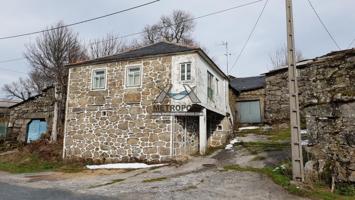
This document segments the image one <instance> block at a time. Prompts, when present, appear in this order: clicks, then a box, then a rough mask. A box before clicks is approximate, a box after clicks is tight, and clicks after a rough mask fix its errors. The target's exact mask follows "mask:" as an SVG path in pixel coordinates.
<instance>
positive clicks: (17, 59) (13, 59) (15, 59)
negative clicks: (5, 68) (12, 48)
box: [0, 57, 25, 64]
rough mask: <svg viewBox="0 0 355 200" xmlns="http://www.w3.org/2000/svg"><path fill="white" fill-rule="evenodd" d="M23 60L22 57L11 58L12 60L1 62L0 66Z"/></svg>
mask: <svg viewBox="0 0 355 200" xmlns="http://www.w3.org/2000/svg"><path fill="white" fill-rule="evenodd" d="M24 59H25V58H24V57H20V58H12V59H7V60H2V61H0V64H2V63H9V62H15V61H20V60H24Z"/></svg>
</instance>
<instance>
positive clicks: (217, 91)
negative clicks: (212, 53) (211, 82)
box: [216, 78, 219, 95]
mask: <svg viewBox="0 0 355 200" xmlns="http://www.w3.org/2000/svg"><path fill="white" fill-rule="evenodd" d="M218 83H219V80H218V79H217V78H216V95H218V94H219V89H218V87H219V84H218Z"/></svg>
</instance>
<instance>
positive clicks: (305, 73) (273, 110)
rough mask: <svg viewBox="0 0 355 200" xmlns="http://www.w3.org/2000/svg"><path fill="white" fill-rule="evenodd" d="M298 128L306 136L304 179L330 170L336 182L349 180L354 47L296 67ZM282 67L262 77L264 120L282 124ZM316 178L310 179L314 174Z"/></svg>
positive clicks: (353, 160) (285, 114) (354, 130)
mask: <svg viewBox="0 0 355 200" xmlns="http://www.w3.org/2000/svg"><path fill="white" fill-rule="evenodd" d="M297 68H298V74H299V77H298V84H299V94H300V96H299V99H300V109H301V126H302V128H307V130H308V133H309V134H310V145H309V146H308V147H307V148H306V150H307V151H308V152H309V153H310V155H311V158H312V160H310V161H309V162H308V163H307V164H306V169H307V170H306V178H307V177H308V178H310V177H314V176H319V175H320V174H321V173H323V172H324V171H325V170H326V169H325V167H328V168H329V167H330V168H331V169H332V173H333V175H335V176H336V180H337V181H355V172H354V168H355V145H354V144H355V123H354V122H355V49H350V50H344V51H338V52H333V53H330V54H327V55H325V56H322V57H319V58H315V59H313V60H308V61H305V62H301V63H300V64H299V65H298V67H297ZM287 84H288V80H287V69H285V68H284V69H278V70H274V71H271V72H269V73H267V74H266V88H265V121H266V122H267V123H268V124H271V125H276V124H282V123H283V124H286V125H287V124H288V122H289V96H288V86H287ZM315 174H316V175H315Z"/></svg>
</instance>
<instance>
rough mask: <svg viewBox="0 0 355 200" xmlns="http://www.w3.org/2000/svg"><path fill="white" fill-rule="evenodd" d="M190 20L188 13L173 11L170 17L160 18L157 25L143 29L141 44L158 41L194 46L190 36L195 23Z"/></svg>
mask: <svg viewBox="0 0 355 200" xmlns="http://www.w3.org/2000/svg"><path fill="white" fill-rule="evenodd" d="M192 19H193V17H192V15H191V14H190V13H188V12H185V11H182V10H175V11H173V13H172V14H171V15H170V16H162V17H161V18H160V20H159V22H158V23H156V24H154V25H148V26H146V27H145V28H144V32H145V34H144V38H143V42H144V43H145V44H153V43H156V42H159V41H168V42H174V43H182V44H187V45H194V44H195V42H194V40H193V39H192V36H191V34H192V32H193V30H194V28H195V23H194V21H193V20H192Z"/></svg>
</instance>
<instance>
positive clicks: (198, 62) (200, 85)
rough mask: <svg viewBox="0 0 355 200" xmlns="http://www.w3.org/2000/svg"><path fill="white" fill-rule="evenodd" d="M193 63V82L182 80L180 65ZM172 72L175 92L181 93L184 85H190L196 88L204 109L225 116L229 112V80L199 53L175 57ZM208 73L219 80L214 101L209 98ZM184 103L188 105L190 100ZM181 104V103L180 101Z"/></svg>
mask: <svg viewBox="0 0 355 200" xmlns="http://www.w3.org/2000/svg"><path fill="white" fill-rule="evenodd" d="M184 62H191V81H181V80H180V63H184ZM172 71H173V73H172V74H171V78H172V84H173V86H174V88H173V91H181V90H182V89H183V86H182V84H189V85H190V86H191V87H196V89H195V92H196V94H197V97H198V98H199V99H200V101H201V103H200V105H202V106H203V107H205V108H207V109H209V110H212V111H214V112H217V113H219V114H222V115H225V114H226V112H228V111H229V110H228V107H229V106H228V100H227V97H228V80H226V78H224V77H223V76H222V75H221V74H220V72H218V71H217V70H216V69H214V68H213V67H212V66H210V65H209V64H208V63H206V62H205V60H204V59H203V58H201V56H200V55H199V54H197V53H193V54H184V55H177V56H173V59H172ZM207 71H209V72H210V73H211V74H213V76H214V78H217V79H218V80H219V83H218V92H219V93H218V94H214V99H213V100H212V101H211V100H210V99H208V98H207ZM215 91H216V90H215ZM184 101H185V102H186V103H187V104H188V103H191V102H189V99H188V98H186V99H184ZM179 103H181V102H180V101H179Z"/></svg>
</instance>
